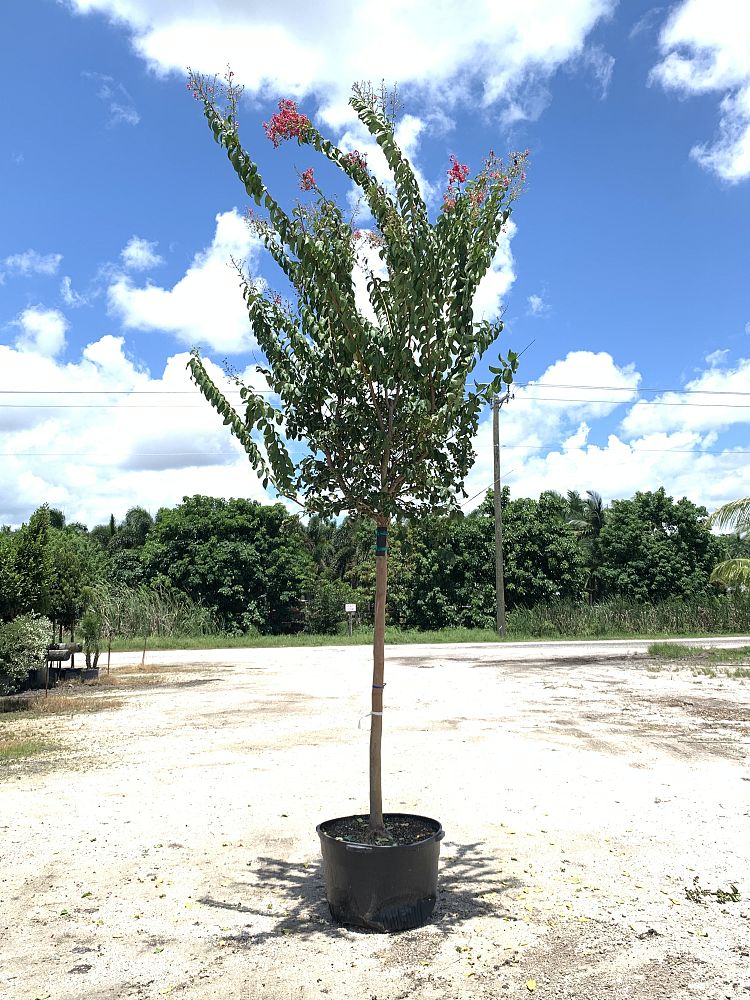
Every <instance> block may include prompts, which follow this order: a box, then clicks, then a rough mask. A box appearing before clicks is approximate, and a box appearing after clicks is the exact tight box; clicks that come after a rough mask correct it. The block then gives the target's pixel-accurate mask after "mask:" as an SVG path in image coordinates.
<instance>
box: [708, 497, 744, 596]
mask: <svg viewBox="0 0 750 1000" xmlns="http://www.w3.org/2000/svg"><path fill="white" fill-rule="evenodd" d="M709 524H711V525H712V526H713V527H716V528H734V530H735V531H736V532H737V535H738V537H739V538H740V539H742V538H745V537H746V536H747V535H748V533H750V497H745V498H744V499H743V500H732V501H731V502H730V503H725V504H724V505H723V506H722V507H719V509H718V510H715V511H714V512H713V514H712V515H711V517H710V518H709ZM710 579H711V583H721V584H723V585H724V586H725V587H748V586H750V559H748V558H747V557H743V556H739V557H737V558H735V559H725V560H724V562H720V563H717V564H716V566H714V568H713V571H712V573H711V577H710Z"/></svg>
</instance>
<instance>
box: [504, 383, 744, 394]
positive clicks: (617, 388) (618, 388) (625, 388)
mask: <svg viewBox="0 0 750 1000" xmlns="http://www.w3.org/2000/svg"><path fill="white" fill-rule="evenodd" d="M515 384H516V385H517V386H520V387H522V388H525V389H591V390H595V391H597V392H602V391H605V392H664V393H667V392H675V393H678V394H680V395H683V394H684V395H701V396H750V390H748V391H745V390H740V389H738V390H734V389H648V388H646V387H645V386H644V387H642V386H638V385H571V384H570V383H567V382H516V383H515Z"/></svg>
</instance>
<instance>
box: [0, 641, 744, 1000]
mask: <svg viewBox="0 0 750 1000" xmlns="http://www.w3.org/2000/svg"><path fill="white" fill-rule="evenodd" d="M744 641H745V642H747V640H744ZM643 649H644V647H643V645H642V644H637V643H619V644H611V645H608V646H607V647H606V649H604V650H602V649H601V647H600V646H598V644H589V645H586V646H582V645H580V644H555V645H550V644H533V645H526V646H523V647H512V646H506V647H503V648H501V649H499V648H497V647H490V646H484V647H480V646H435V647H426V646H421V647H396V648H391V649H390V650H389V652H388V656H387V673H386V679H387V682H388V686H387V689H386V718H385V720H384V721H385V727H386V743H385V751H384V774H385V781H384V793H385V798H386V808H389V809H391V810H394V811H397V810H401V811H412V812H420V813H423V814H426V815H429V816H435V817H436V818H438V819H440V820H441V822H442V823H443V826H444V827H445V829H446V833H447V835H446V839H445V841H444V842H443V851H442V859H441V871H440V895H439V900H438V906H437V909H436V914H435V919H434V921H433V923H431V924H430V925H429V926H427V927H424V928H420V929H418V930H414V931H409V932H405V933H403V934H398V935H378V934H373V933H369V932H362V931H355V930H350V929H346V928H342V927H338V926H334V925H332V924H331V923H330V920H329V918H328V914H327V908H326V904H325V900H324V896H323V888H322V875H321V871H320V864H319V849H318V843H317V838H316V834H315V824H316V823H317V822H319V821H320V820H322V819H325V818H330V817H333V816H338V815H345V814H347V813H351V812H362V811H364V810H365V808H366V791H367V779H366V761H367V740H368V734H367V719H364V720H363V721H362V727H361V728H358V727H357V722H358V719H359V717H360V716H362V715H363V713H365V712H366V711H367V710H368V704H367V698H368V693H369V692H368V685H369V651H368V650H367V649H366V648H328V649H283V650H232V651H224V652H222V651H212V652H210V653H196V652H191V653H182V654H179V653H178V654H176V653H163V654H149V661H150V663H151V664H156V663H161V664H164V665H165V670H166V672H165V674H164V675H163V676H161V677H159V676H157V680H160V681H161V682H162V683H159V684H157V685H153V686H148V687H142V688H139V689H135V690H128V689H127V688H122V689H120V688H118V689H113V690H111V691H108V692H106V697H107V698H111V699H117V700H118V703H121V707H119V708H118V709H117V710H114V711H100V712H97V713H94V714H88V715H83V714H82V715H72V716H67V717H56V718H47V719H42V720H31V719H22V718H21V717H20V716H17V717H14V718H13V721H12V726H13V729H14V731H15V732H29V733H35V734H36V733H43V734H44V735H45V736H47V737H49V738H51V739H54V740H55V741H56V742H57V743H58V745H59V749H58V750H56V751H55V752H53V753H46V754H43V755H41V756H37V757H33V758H29V759H28V760H26V761H19V762H17V763H14V764H9V765H4V766H1V767H0V942H1V943H0V996H2V997H4V998H5V997H7V998H8V1000H78V998H85V1000H95V998H96V1000H99V998H101V1000H105V998H106V1000H119V998H126V997H139V998H151V997H160V996H167V995H174V996H175V997H180V998H184V1000H199V998H200V1000H208V998H211V1000H223V998H243V1000H244V998H252V1000H254V998H256V997H258V998H269V1000H281V998H284V1000H286V998H296V997H301V998H307V997H322V996H327V997H330V998H331V1000H339V998H341V1000H359V998H364V1000H405V998H407V997H416V998H419V1000H422V998H424V1000H432V998H434V1000H438V998H439V1000H450V998H459V997H461V998H467V1000H471V998H495V997H501V998H502V997H528V996H531V995H533V996H538V997H545V998H557V1000H579V998H584V997H585V998H594V1000H597V998H605V997H606V998H608V1000H626V998H628V1000H638V998H646V997H648V998H652V997H660V998H667V1000H668V998H690V997H693V996H694V997H696V998H697V997H700V998H703V1000H724V998H731V1000H734V998H738V997H743V996H746V997H749V998H750V957H749V955H750V874H749V872H750V769H749V768H748V763H747V760H748V746H749V745H750V682H749V681H742V680H737V679H729V678H722V677H716V678H714V677H706V676H701V675H695V674H694V673H692V672H691V671H690V670H689V669H685V668H675V669H672V668H671V667H670V666H669V665H667V666H666V667H662V668H661V669H659V670H655V669H654V664H653V663H651V662H650V661H648V660H647V659H645V658H644V657H643V656H642V655H639V651H640V652H641V654H642V650H643ZM116 659H117V663H118V665H119V666H122V665H123V664H125V663H127V662H130V663H133V662H136V661H137V659H138V657H137V656H135V655H127V656H125V655H121V656H118V657H117V658H116ZM180 668H185V669H184V670H182V669H180ZM93 694H95V695H96V696H97V697H100V696H101V695H102V691H101V690H99V691H92V695H93ZM0 725H7V721H6V720H2V721H0ZM696 876H697V877H698V879H699V884H700V885H701V886H703V887H705V888H709V889H715V888H717V887H722V888H728V887H729V884H730V883H732V882H733V883H735V884H736V885H737V887H738V889H739V891H740V893H741V896H742V899H741V900H740V902H734V903H731V902H730V903H725V904H720V903H718V902H716V901H715V899H712V898H711V897H707V900H708V901H707V902H706V903H704V904H699V903H694V902H691V901H690V900H688V898H687V896H686V893H685V889H686V887H687V888H690V887H692V886H693V880H694V878H695V877H696Z"/></svg>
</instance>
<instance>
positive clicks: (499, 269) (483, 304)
mask: <svg viewBox="0 0 750 1000" xmlns="http://www.w3.org/2000/svg"><path fill="white" fill-rule="evenodd" d="M515 234H516V224H515V222H513V221H512V220H509V221H508V222H506V224H505V232H504V233H503V234H502V236H501V237H500V243H499V245H498V248H497V250H496V252H495V256H494V257H493V258H492V263H491V264H490V268H489V270H488V271H487V273H486V274H485V276H484V277H483V278H482V280H481V281H480V282H479V286H478V287H477V290H476V293H475V294H474V302H473V306H474V319H475V320H477V321H479V320H482V319H489V320H495V319H498V318H499V316H500V314H501V312H502V310H503V300H504V298H505V296H506V295H507V294H508V292H509V291H510V287H511V285H512V284H513V282H514V281H515V280H516V272H515V270H514V267H513V252H512V250H511V247H510V241H511V240H512V239H513V237H514V236H515Z"/></svg>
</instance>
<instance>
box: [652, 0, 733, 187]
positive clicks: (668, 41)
mask: <svg viewBox="0 0 750 1000" xmlns="http://www.w3.org/2000/svg"><path fill="white" fill-rule="evenodd" d="M659 45H660V48H661V51H662V54H663V57H664V58H663V59H662V61H661V62H660V63H659V64H658V65H657V66H655V67H654V69H653V70H652V73H651V77H652V79H654V80H657V81H658V82H659V83H661V84H662V85H663V86H664V87H666V88H670V89H673V90H676V91H678V92H679V93H681V94H685V95H693V94H709V93H719V94H723V95H724V96H723V97H722V100H721V103H720V109H721V115H720V119H719V135H718V137H717V138H716V139H715V140H714V142H713V143H711V144H703V145H697V146H694V147H693V149H692V150H691V155H692V156H693V157H694V159H696V160H697V161H698V163H700V164H701V166H703V167H705V168H706V169H707V170H712V171H713V172H714V173H716V174H718V176H719V177H721V178H723V179H724V180H726V181H729V182H732V183H736V182H738V181H741V180H744V179H746V178H748V177H750V6H749V5H748V4H747V3H738V2H737V0H683V3H682V4H680V6H678V7H677V8H676V9H674V10H673V12H672V14H671V16H670V17H669V19H668V20H667V22H666V24H665V25H664V28H663V29H662V32H661V35H660V39H659Z"/></svg>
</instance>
